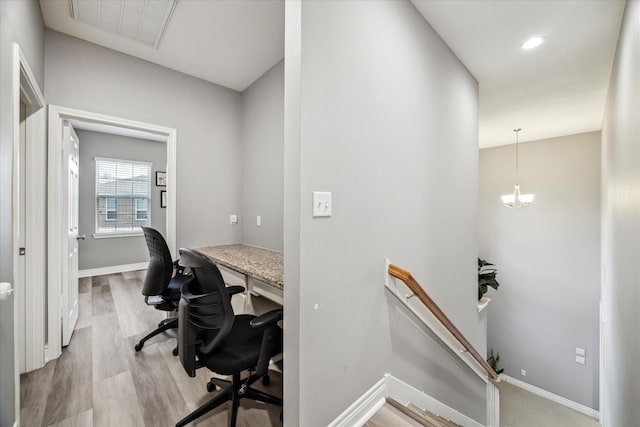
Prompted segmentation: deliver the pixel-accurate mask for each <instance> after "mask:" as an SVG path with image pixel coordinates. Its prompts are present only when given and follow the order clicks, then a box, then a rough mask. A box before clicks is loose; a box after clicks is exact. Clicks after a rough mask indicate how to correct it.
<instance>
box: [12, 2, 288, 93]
mask: <svg viewBox="0 0 640 427" xmlns="http://www.w3.org/2000/svg"><path fill="white" fill-rule="evenodd" d="M0 1H2V0H0ZM83 1H89V0H83ZM129 1H130V0H129ZM40 7H41V9H42V15H43V17H44V23H45V25H46V26H47V27H48V28H51V29H53V30H56V31H60V32H61V33H65V34H69V35H71V36H74V37H77V38H80V39H83V40H87V41H89V42H91V43H95V44H98V45H100V46H104V47H107V48H109V49H113V50H116V51H118V52H122V53H126V54H128V55H131V56H135V57H138V58H141V59H144V60H146V61H149V62H153V63H154V64H158V65H162V66H165V67H167V68H171V69H173V70H176V71H180V72H182V73H185V74H189V75H191V76H195V77H198V78H201V79H203V80H207V81H209V82H213V83H216V84H219V85H222V86H226V87H228V88H231V89H234V90H237V91H243V90H245V89H246V88H247V87H248V86H249V85H251V83H253V82H254V81H256V80H257V79H258V78H259V77H260V76H261V75H262V74H264V73H265V72H266V71H267V70H269V69H270V68H271V67H273V66H274V65H275V64H277V63H278V61H280V60H281V59H282V58H283V57H284V1H283V0H259V1H255V0H234V1H219V0H216V1H211V0H208V1H200V0H179V1H178V3H177V4H176V6H175V9H174V10H173V15H172V16H171V18H170V20H169V24H168V26H167V29H166V31H165V33H164V36H163V37H162V40H160V43H159V46H158V49H155V48H153V47H151V46H147V45H145V44H142V43H139V42H136V41H135V40H131V39H129V38H126V37H123V36H120V35H117V34H113V33H110V32H107V31H105V30H103V29H101V28H98V27H95V26H92V25H89V24H87V23H84V22H80V21H77V20H74V19H72V18H71V14H70V7H69V1H68V0H40Z"/></svg>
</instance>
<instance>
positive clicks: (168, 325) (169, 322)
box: [134, 317, 178, 351]
mask: <svg viewBox="0 0 640 427" xmlns="http://www.w3.org/2000/svg"><path fill="white" fill-rule="evenodd" d="M177 327H178V318H177V317H169V318H167V319H164V320H163V321H162V322H160V323H159V324H158V328H157V329H155V330H154V331H152V332H151V333H149V334H148V335H147V336H145V337H144V338H142V339H141V340H140V341H139V342H138V344H136V345H135V347H134V348H135V349H136V351H140V350H142V347H144V343H145V342H146V341H148V340H149V339H151V338H153V337H155V336H156V335H159V334H161V333H163V332H164V331H168V330H169V329H176V328H177Z"/></svg>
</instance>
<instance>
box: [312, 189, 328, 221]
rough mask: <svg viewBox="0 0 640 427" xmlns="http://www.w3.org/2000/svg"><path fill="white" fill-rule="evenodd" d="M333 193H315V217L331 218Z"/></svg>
mask: <svg viewBox="0 0 640 427" xmlns="http://www.w3.org/2000/svg"><path fill="white" fill-rule="evenodd" d="M331 208H332V206H331V193H330V192H327V191H314V192H313V217H314V218H317V217H327V216H331Z"/></svg>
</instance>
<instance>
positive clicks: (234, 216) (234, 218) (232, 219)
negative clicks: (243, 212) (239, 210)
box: [229, 215, 238, 224]
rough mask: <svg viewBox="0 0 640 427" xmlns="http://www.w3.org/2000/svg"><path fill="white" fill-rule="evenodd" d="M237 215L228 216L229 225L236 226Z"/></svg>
mask: <svg viewBox="0 0 640 427" xmlns="http://www.w3.org/2000/svg"><path fill="white" fill-rule="evenodd" d="M237 223H238V215H229V224H237Z"/></svg>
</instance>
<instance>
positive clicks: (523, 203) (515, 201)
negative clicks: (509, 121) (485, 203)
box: [501, 129, 536, 209]
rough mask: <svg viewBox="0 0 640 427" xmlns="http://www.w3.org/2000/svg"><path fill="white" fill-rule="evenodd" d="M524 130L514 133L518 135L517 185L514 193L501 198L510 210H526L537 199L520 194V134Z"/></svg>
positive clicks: (529, 195) (517, 130)
mask: <svg viewBox="0 0 640 427" xmlns="http://www.w3.org/2000/svg"><path fill="white" fill-rule="evenodd" d="M521 130H522V129H514V130H513V131H514V132H515V133H516V183H515V185H514V186H513V193H511V194H505V195H503V196H502V197H501V199H502V204H503V205H505V206H506V207H508V208H513V209H517V208H526V207H527V206H529V205H530V204H531V203H533V199H534V198H535V197H536V196H535V195H533V194H520V184H519V183H518V143H519V138H518V133H519V132H520V131H521Z"/></svg>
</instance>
